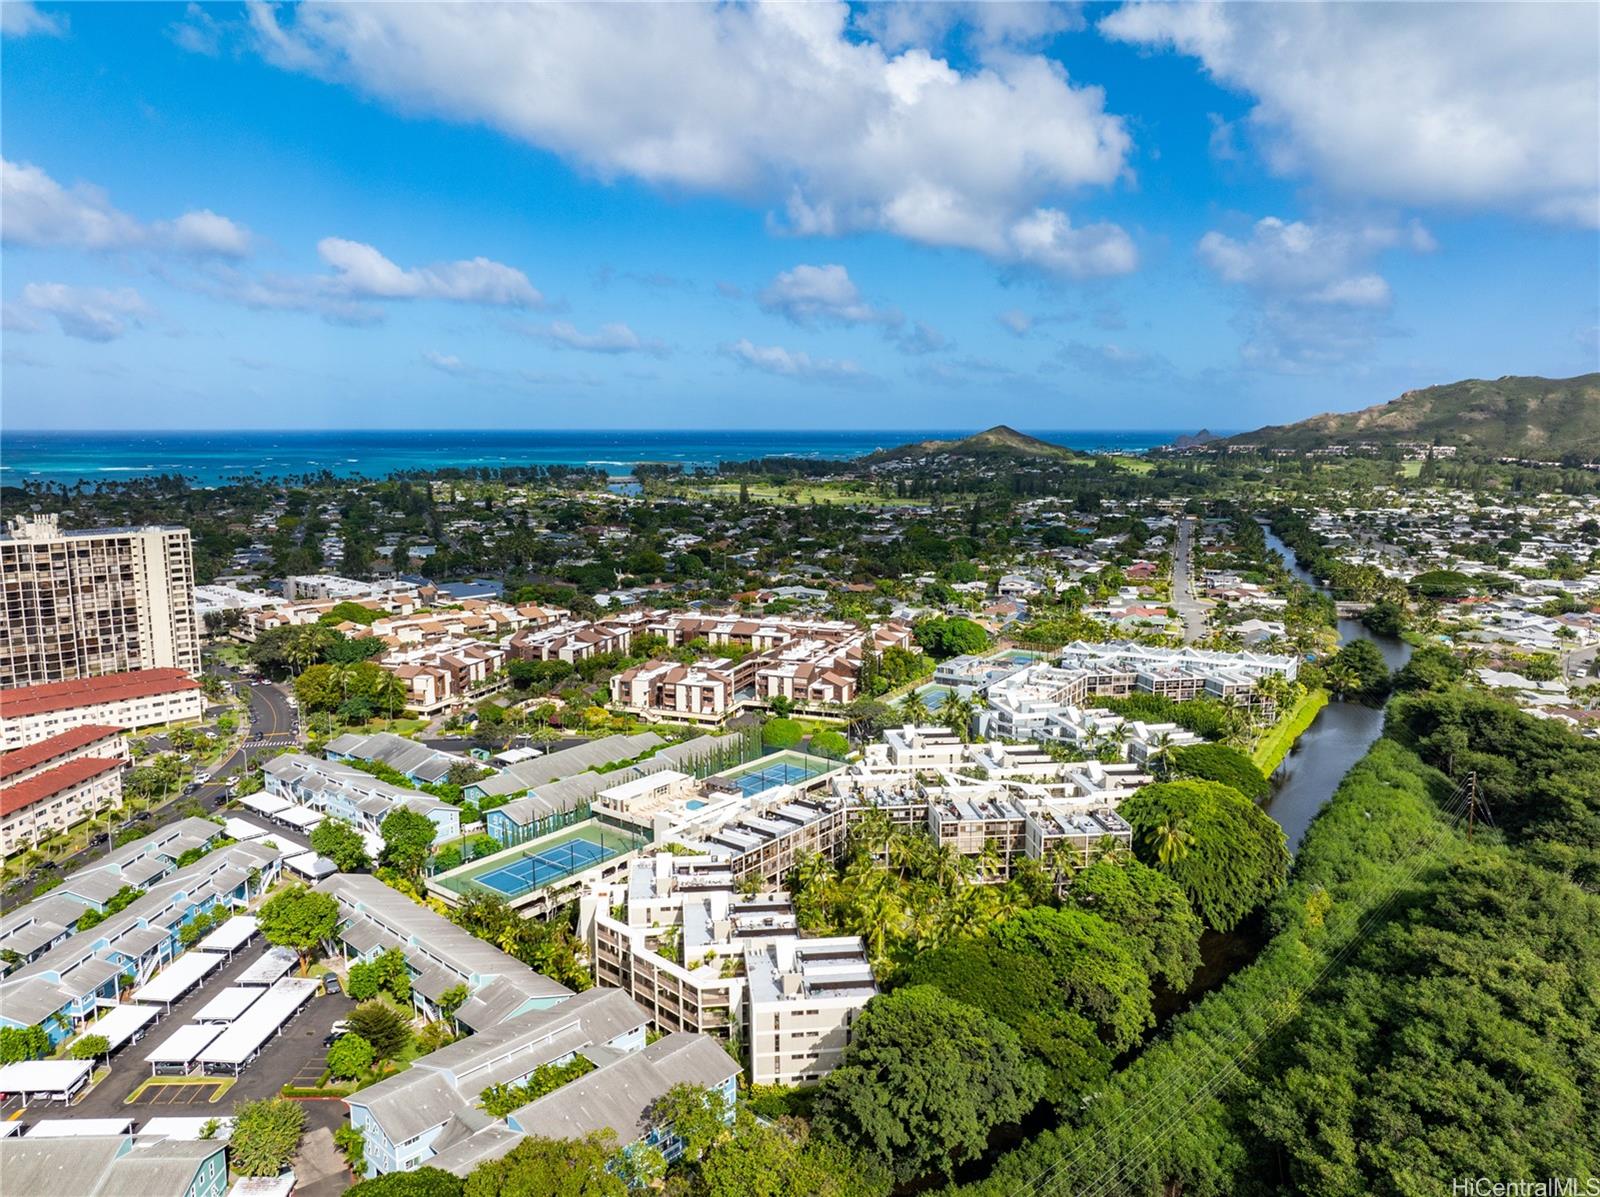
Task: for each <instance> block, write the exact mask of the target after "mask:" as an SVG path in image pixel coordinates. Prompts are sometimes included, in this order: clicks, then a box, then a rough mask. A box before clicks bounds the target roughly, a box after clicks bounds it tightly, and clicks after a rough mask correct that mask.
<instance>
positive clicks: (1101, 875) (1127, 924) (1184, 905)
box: [1067, 860, 1204, 990]
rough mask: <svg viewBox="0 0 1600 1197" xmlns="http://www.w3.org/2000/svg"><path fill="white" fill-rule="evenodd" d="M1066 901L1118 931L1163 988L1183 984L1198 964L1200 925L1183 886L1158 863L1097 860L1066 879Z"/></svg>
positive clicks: (1142, 964) (1189, 978)
mask: <svg viewBox="0 0 1600 1197" xmlns="http://www.w3.org/2000/svg"><path fill="white" fill-rule="evenodd" d="M1067 901H1068V903H1070V904H1071V905H1073V906H1077V907H1079V908H1080V909H1083V910H1087V911H1089V912H1091V913H1093V914H1096V915H1098V916H1099V917H1100V918H1102V919H1104V920H1105V921H1106V922H1108V923H1110V924H1111V925H1112V926H1114V927H1116V928H1117V929H1118V930H1119V931H1121V932H1122V933H1123V934H1124V935H1125V936H1126V937H1127V940H1128V943H1129V945H1130V947H1132V948H1134V949H1135V950H1136V952H1137V957H1136V958H1137V959H1138V962H1139V964H1140V966H1141V967H1142V968H1143V969H1144V971H1145V972H1147V973H1148V974H1149V975H1150V976H1151V977H1152V978H1154V979H1156V980H1159V981H1161V982H1162V983H1163V984H1165V985H1166V986H1167V987H1168V988H1169V989H1176V990H1182V989H1184V988H1185V987H1186V986H1187V985H1188V984H1189V982H1190V980H1191V979H1192V978H1193V977H1194V972H1195V969H1197V968H1198V967H1199V966H1200V934H1201V932H1202V931H1203V930H1204V927H1203V926H1202V925H1201V923H1200V919H1199V918H1198V917H1197V916H1196V915H1195V913H1194V910H1193V909H1192V908H1191V907H1190V905H1189V899H1188V898H1187V897H1185V896H1184V892H1183V889H1182V888H1181V887H1180V886H1179V885H1178V883H1177V882H1175V881H1173V880H1172V879H1171V878H1170V877H1168V876H1167V875H1166V874H1165V873H1162V872H1161V871H1160V870H1158V869H1153V868H1150V867H1149V866H1148V865H1145V864H1141V863H1140V862H1139V861H1137V860H1129V861H1122V862H1117V861H1112V860H1097V861H1095V862H1094V863H1093V864H1091V865H1090V866H1089V867H1088V868H1087V869H1084V870H1083V871H1082V872H1081V873H1079V874H1078V875H1077V876H1075V877H1074V878H1073V879H1072V887H1071V889H1069V890H1068V891H1067Z"/></svg>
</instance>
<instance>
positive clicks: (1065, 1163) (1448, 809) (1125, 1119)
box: [1013, 785, 1466, 1195]
mask: <svg viewBox="0 0 1600 1197" xmlns="http://www.w3.org/2000/svg"><path fill="white" fill-rule="evenodd" d="M1465 797H1466V793H1465V786H1464V785H1458V786H1457V788H1456V790H1455V791H1454V792H1453V793H1452V795H1451V797H1450V799H1449V801H1448V802H1446V803H1445V805H1444V807H1443V808H1442V809H1441V811H1440V814H1441V815H1442V816H1445V817H1448V819H1449V825H1450V826H1451V827H1454V826H1455V824H1456V823H1457V822H1458V821H1459V820H1460V817H1461V814H1462V812H1463V809H1464V807H1463V801H1464V799H1465ZM1443 833H1444V829H1443V828H1442V827H1441V828H1440V829H1439V830H1438V831H1437V832H1436V833H1435V834H1434V835H1433V836H1432V837H1431V838H1430V839H1429V840H1428V842H1427V843H1426V844H1425V845H1423V846H1422V847H1419V848H1417V849H1414V850H1413V851H1412V852H1410V853H1407V854H1406V856H1404V857H1402V858H1401V861H1405V860H1409V859H1411V858H1412V857H1417V856H1422V857H1425V856H1426V855H1427V854H1430V853H1431V852H1432V850H1433V846H1434V844H1435V843H1436V842H1437V841H1438V839H1439V837H1440V836H1441V835H1443ZM1397 863H1398V862H1397ZM1422 863H1423V861H1422V860H1421V859H1419V860H1418V863H1417V864H1416V865H1415V866H1414V867H1413V868H1412V869H1411V871H1410V872H1409V873H1408V874H1407V875H1406V877H1405V878H1403V879H1402V880H1401V881H1397V882H1396V883H1395V884H1394V885H1392V886H1391V887H1390V888H1389V891H1388V893H1387V894H1386V896H1385V897H1384V899H1383V901H1382V903H1381V905H1378V906H1375V907H1370V908H1369V909H1368V911H1367V912H1366V913H1365V914H1364V915H1362V916H1360V917H1361V918H1362V919H1363V920H1364V921H1363V924H1362V925H1361V926H1359V927H1357V929H1356V930H1355V932H1353V934H1352V936H1351V938H1350V940H1349V941H1347V942H1346V944H1345V945H1344V947H1343V948H1342V949H1341V951H1340V952H1339V953H1337V954H1336V955H1335V956H1334V957H1333V958H1332V959H1331V960H1329V961H1328V962H1327V964H1326V965H1325V966H1324V967H1323V969H1322V971H1321V972H1319V973H1318V975H1317V976H1316V977H1315V978H1314V979H1313V980H1312V982H1311V983H1310V985H1308V986H1307V987H1306V989H1305V990H1304V992H1305V993H1309V992H1311V991H1312V990H1313V989H1315V987H1316V986H1317V985H1318V984H1320V983H1321V981H1322V979H1323V977H1324V976H1325V975H1326V974H1327V972H1328V971H1329V970H1330V969H1331V968H1332V967H1333V966H1334V965H1335V964H1337V963H1338V962H1339V961H1340V960H1341V959H1343V957H1344V955H1346V954H1348V952H1349V951H1350V950H1353V948H1354V946H1355V945H1356V943H1357V942H1359V940H1360V939H1361V938H1362V937H1363V936H1364V935H1365V934H1366V932H1367V930H1368V929H1369V928H1370V925H1371V923H1372V922H1373V921H1374V919H1375V918H1376V916H1377V915H1378V914H1381V913H1382V910H1383V909H1384V908H1386V907H1387V905H1388V904H1389V903H1390V902H1392V901H1393V899H1394V897H1395V896H1396V895H1397V894H1398V891H1399V888H1400V886H1401V885H1403V884H1407V883H1409V882H1410V881H1411V880H1412V879H1413V878H1414V877H1415V875H1416V873H1417V872H1418V871H1419V870H1420V868H1421V866H1422ZM1252 1013H1254V1010H1250V1011H1245V1012H1243V1016H1242V1017H1241V1018H1240V1020H1239V1023H1238V1026H1237V1027H1236V1028H1235V1030H1233V1031H1232V1032H1231V1033H1230V1034H1229V1035H1228V1036H1227V1037H1226V1038H1224V1039H1223V1040H1221V1041H1220V1042H1218V1043H1216V1044H1214V1045H1213V1046H1212V1049H1211V1050H1210V1051H1209V1052H1207V1053H1205V1054H1203V1055H1200V1056H1197V1057H1195V1058H1194V1059H1193V1060H1192V1061H1190V1062H1189V1063H1188V1064H1185V1065H1181V1066H1180V1068H1179V1070H1178V1075H1177V1076H1176V1077H1174V1078H1173V1081H1172V1086H1169V1088H1170V1087H1174V1086H1184V1085H1187V1084H1188V1083H1190V1082H1191V1081H1193V1080H1194V1079H1195V1078H1196V1077H1197V1076H1198V1074H1199V1073H1200V1072H1202V1071H1204V1070H1205V1069H1206V1068H1208V1067H1211V1064H1212V1061H1213V1060H1214V1059H1215V1058H1216V1056H1217V1055H1218V1053H1220V1052H1224V1051H1226V1050H1227V1049H1228V1048H1229V1047H1230V1046H1231V1045H1232V1044H1233V1043H1235V1042H1237V1041H1238V1040H1239V1039H1240V1038H1241V1037H1243V1036H1245V1035H1247V1034H1248V1031H1247V1029H1246V1023H1247V1022H1248V1016H1249V1015H1250V1014H1252ZM1280 1024H1281V1020H1280ZM1280 1024H1274V1023H1272V1022H1270V1021H1269V1023H1268V1025H1267V1027H1266V1028H1265V1029H1264V1030H1263V1031H1262V1032H1261V1033H1260V1034H1258V1035H1256V1036H1255V1037H1253V1039H1252V1041H1251V1043H1250V1044H1249V1045H1248V1046H1247V1047H1246V1048H1245V1050H1244V1051H1242V1052H1240V1053H1239V1055H1238V1057H1236V1059H1235V1061H1233V1062H1230V1063H1229V1064H1228V1065H1227V1069H1232V1068H1236V1066H1237V1060H1238V1059H1242V1058H1243V1057H1244V1056H1245V1055H1247V1054H1249V1052H1251V1051H1253V1050H1254V1048H1255V1047H1256V1046H1257V1045H1259V1043H1260V1042H1262V1041H1263V1040H1264V1039H1265V1038H1266V1037H1268V1036H1270V1035H1271V1034H1272V1033H1274V1032H1275V1031H1276V1029H1277V1026H1278V1025H1280ZM1220 1077H1221V1079H1226V1078H1227V1070H1226V1069H1225V1070H1224V1072H1223V1073H1222V1074H1220ZM1216 1083H1218V1082H1217V1081H1213V1082H1207V1083H1206V1084H1204V1085H1202V1087H1201V1091H1200V1093H1199V1094H1197V1096H1196V1099H1195V1100H1196V1101H1198V1100H1199V1099H1201V1098H1204V1097H1206V1096H1209V1092H1208V1090H1209V1089H1210V1088H1211V1087H1212V1086H1213V1085H1215V1084H1216ZM1165 1100H1167V1098H1166V1095H1165V1094H1164V1093H1163V1092H1161V1091H1159V1090H1151V1091H1150V1092H1148V1093H1146V1094H1145V1096H1144V1097H1143V1098H1141V1099H1140V1100H1139V1101H1137V1102H1135V1103H1133V1104H1132V1105H1131V1106H1129V1107H1128V1108H1127V1109H1126V1110H1124V1111H1123V1113H1122V1114H1120V1115H1119V1116H1118V1117H1117V1120H1116V1122H1115V1123H1114V1124H1113V1125H1112V1126H1111V1127H1110V1128H1108V1129H1107V1130H1105V1131H1103V1132H1102V1134H1109V1135H1112V1136H1115V1135H1116V1134H1118V1133H1120V1132H1121V1131H1123V1130H1124V1129H1126V1128H1127V1127H1128V1125H1129V1124H1130V1123H1131V1122H1135V1121H1137V1120H1138V1119H1141V1118H1143V1117H1144V1116H1145V1115H1146V1114H1147V1113H1149V1112H1150V1109H1151V1108H1154V1107H1155V1106H1157V1105H1159V1104H1160V1103H1162V1102H1164V1101H1165ZM1194 1104H1195V1102H1193V1101H1191V1102H1190V1103H1189V1106H1193V1105H1194ZM1187 1111H1188V1107H1185V1109H1184V1110H1182V1111H1180V1112H1179V1114H1178V1115H1175V1116H1174V1117H1173V1118H1169V1119H1167V1120H1166V1121H1165V1122H1163V1123H1162V1125H1161V1127H1158V1128H1157V1130H1158V1131H1159V1130H1161V1129H1164V1128H1165V1127H1166V1126H1168V1125H1170V1124H1171V1123H1172V1122H1173V1121H1174V1120H1175V1118H1176V1117H1181V1116H1182V1115H1183V1114H1186V1113H1187ZM1153 1133H1154V1132H1153ZM1092 1146H1093V1141H1092V1140H1091V1141H1085V1142H1084V1143H1082V1144H1080V1145H1079V1146H1078V1147H1077V1148H1075V1149H1074V1150H1073V1151H1071V1152H1069V1153H1068V1154H1067V1155H1065V1156H1063V1157H1062V1158H1061V1159H1059V1160H1057V1161H1056V1162H1055V1163H1054V1164H1051V1165H1050V1166H1049V1167H1047V1168H1046V1169H1045V1170H1044V1171H1043V1172H1042V1173H1041V1174H1040V1175H1039V1176H1037V1177H1035V1178H1033V1179H1032V1180H1030V1181H1028V1182H1026V1183H1025V1184H1024V1185H1023V1186H1021V1187H1020V1188H1018V1189H1016V1190H1013V1191H1014V1192H1016V1193H1026V1194H1031V1195H1036V1194H1040V1193H1042V1192H1044V1191H1046V1186H1054V1185H1056V1184H1058V1183H1059V1181H1060V1180H1061V1179H1064V1177H1057V1176H1056V1175H1055V1173H1057V1172H1058V1171H1059V1170H1061V1169H1062V1168H1068V1169H1070V1168H1071V1167H1072V1166H1075V1165H1076V1164H1078V1163H1079V1162H1081V1160H1082V1158H1083V1157H1084V1155H1085V1153H1086V1152H1088V1151H1089V1150H1090V1148H1091V1147H1092ZM1130 1154H1131V1153H1130ZM1123 1158H1128V1157H1127V1156H1126V1155H1125V1156H1124V1157H1123ZM1102 1175H1103V1174H1102ZM1098 1179H1099V1177H1098V1176H1097V1177H1096V1181H1097V1182H1098Z"/></svg>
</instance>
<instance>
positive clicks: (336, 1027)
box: [322, 976, 350, 1047]
mask: <svg viewBox="0 0 1600 1197" xmlns="http://www.w3.org/2000/svg"><path fill="white" fill-rule="evenodd" d="M322 980H323V984H327V983H328V982H329V981H332V982H334V984H335V985H337V984H338V981H339V978H338V977H333V976H328V977H324V978H323V979H322ZM349 1029H350V1024H349V1023H348V1022H346V1021H345V1020H344V1019H342V1018H341V1019H339V1021H338V1022H336V1023H334V1024H333V1026H331V1027H329V1028H328V1033H327V1034H326V1035H325V1036H323V1039H322V1046H323V1047H332V1046H333V1044H334V1041H335V1040H336V1039H338V1038H339V1036H340V1035H343V1034H344V1033H345V1032H347V1031H348V1030H349Z"/></svg>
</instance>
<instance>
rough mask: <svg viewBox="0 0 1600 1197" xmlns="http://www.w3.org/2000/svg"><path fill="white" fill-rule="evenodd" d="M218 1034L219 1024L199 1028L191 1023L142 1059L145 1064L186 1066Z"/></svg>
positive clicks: (220, 1031) (219, 1031)
mask: <svg viewBox="0 0 1600 1197" xmlns="http://www.w3.org/2000/svg"><path fill="white" fill-rule="evenodd" d="M220 1034H222V1027H221V1025H220V1024H213V1025H211V1026H201V1025H200V1024H198V1023H192V1022H191V1023H189V1024H188V1025H187V1026H182V1027H179V1028H178V1029H177V1030H176V1031H174V1032H173V1033H172V1034H170V1035H168V1036H167V1039H166V1042H165V1043H162V1044H160V1045H159V1046H157V1047H156V1049H155V1050H154V1051H152V1052H151V1053H150V1054H149V1055H148V1056H146V1057H145V1058H144V1059H145V1063H146V1064H187V1063H189V1061H190V1060H193V1059H194V1058H195V1057H196V1056H198V1055H199V1054H200V1053H201V1051H202V1050H204V1048H205V1046H206V1044H208V1043H210V1042H211V1041H212V1040H213V1039H215V1038H216V1037H217V1036H218V1035H220Z"/></svg>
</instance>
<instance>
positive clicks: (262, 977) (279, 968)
mask: <svg viewBox="0 0 1600 1197" xmlns="http://www.w3.org/2000/svg"><path fill="white" fill-rule="evenodd" d="M299 959H300V957H298V956H296V955H295V954H294V951H293V949H291V948H268V949H267V950H266V951H265V952H263V953H261V959H260V960H257V961H256V962H255V963H254V964H252V965H251V966H250V967H249V968H247V969H245V970H244V972H242V973H240V974H239V975H238V976H237V977H235V978H234V979H233V983H234V984H235V985H271V984H272V983H273V982H274V981H276V980H277V979H278V978H279V977H281V976H283V974H284V973H286V972H288V971H289V970H290V969H291V968H293V967H294V966H295V962H296V961H298V960H299Z"/></svg>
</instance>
